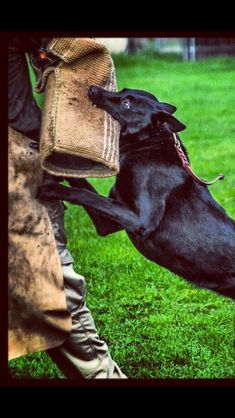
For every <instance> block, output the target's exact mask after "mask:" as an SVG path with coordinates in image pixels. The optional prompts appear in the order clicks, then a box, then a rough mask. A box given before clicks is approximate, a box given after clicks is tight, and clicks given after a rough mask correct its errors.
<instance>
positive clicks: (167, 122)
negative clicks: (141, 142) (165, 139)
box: [89, 86, 186, 139]
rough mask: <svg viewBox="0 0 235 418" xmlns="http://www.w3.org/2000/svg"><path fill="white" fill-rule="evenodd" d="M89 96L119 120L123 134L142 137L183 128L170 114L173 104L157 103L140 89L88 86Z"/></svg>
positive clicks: (178, 130)
mask: <svg viewBox="0 0 235 418" xmlns="http://www.w3.org/2000/svg"><path fill="white" fill-rule="evenodd" d="M89 97H90V99H91V101H92V103H93V104H95V105H97V106H98V107H100V108H101V109H103V110H105V111H106V112H108V113H109V114H110V115H111V116H113V117H114V118H115V119H116V120H117V121H118V122H119V123H120V125H121V134H122V136H130V135H135V136H136V137H138V136H139V137H140V138H142V139H144V137H146V135H147V136H149V135H151V134H153V133H155V134H156V133H164V132H165V133H172V132H180V131H182V130H183V129H185V128H186V126H185V125H184V124H183V123H182V122H180V121H179V120H178V119H176V118H175V117H174V116H173V115H172V114H173V113H174V112H175V111H176V107H175V106H173V105H171V104H168V103H163V102H159V100H158V99H157V98H156V97H155V96H153V95H152V94H150V93H147V92H145V91H143V90H134V89H123V90H122V91H120V92H117V93H116V92H111V91H107V90H105V89H103V88H101V87H97V86H91V87H90V90H89Z"/></svg>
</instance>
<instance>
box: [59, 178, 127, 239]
mask: <svg viewBox="0 0 235 418" xmlns="http://www.w3.org/2000/svg"><path fill="white" fill-rule="evenodd" d="M66 180H67V181H68V182H69V184H70V186H72V187H79V188H83V189H87V190H90V191H92V192H94V193H95V194H97V195H98V192H97V191H96V189H95V188H94V187H93V186H92V185H91V184H90V183H89V182H88V181H87V180H86V179H84V178H81V179H76V178H66ZM109 197H111V198H115V196H114V194H113V191H112V190H111V192H110V193H109ZM83 207H84V209H85V210H86V212H87V213H88V215H89V216H90V218H91V220H92V222H93V224H94V226H95V228H96V231H97V233H98V234H99V235H101V236H103V237H105V236H107V235H109V234H113V233H114V232H118V231H121V230H122V229H123V227H122V225H120V224H118V223H117V222H114V221H113V220H111V219H109V218H108V217H107V216H106V215H105V216H103V215H101V214H100V213H98V212H97V211H96V210H95V209H91V208H90V207H88V206H86V205H83Z"/></svg>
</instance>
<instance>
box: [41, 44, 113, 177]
mask: <svg viewBox="0 0 235 418" xmlns="http://www.w3.org/2000/svg"><path fill="white" fill-rule="evenodd" d="M47 49H48V51H49V52H52V53H53V54H54V55H56V56H58V57H60V58H61V62H60V63H59V65H58V66H57V67H56V68H54V67H48V68H47V69H46V70H45V72H44V74H43V82H42V84H41V85H40V88H39V87H38V89H37V90H38V91H43V90H45V105H44V111H43V120H42V128H41V138H40V160H41V165H42V167H43V168H44V169H45V170H46V171H48V172H49V173H51V174H54V175H59V176H64V177H106V176H112V175H116V174H117V173H118V170H119V155H118V149H119V144H118V139H119V132H120V126H119V123H118V122H117V121H115V120H114V119H113V118H112V117H111V116H110V115H109V114H108V113H107V112H105V111H104V110H101V109H99V108H97V107H94V106H92V103H91V101H90V99H89V97H88V91H89V87H90V86H91V85H98V86H102V87H103V88H105V89H107V90H110V91H116V79H115V71H114V66H113V61H112V58H111V56H110V53H109V51H108V49H107V48H106V47H105V46H104V45H103V44H102V43H100V42H98V41H96V40H94V39H90V38H54V39H53V40H52V41H51V42H50V44H49V45H48V48H47Z"/></svg>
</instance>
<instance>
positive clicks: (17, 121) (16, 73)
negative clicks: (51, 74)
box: [8, 38, 41, 141]
mask: <svg viewBox="0 0 235 418" xmlns="http://www.w3.org/2000/svg"><path fill="white" fill-rule="evenodd" d="M40 45H41V38H27V39H24V40H22V39H21V40H20V39H18V38H13V39H12V40H11V41H10V42H9V46H8V123H9V125H10V126H11V127H12V128H14V129H15V130H16V131H18V132H20V133H22V134H23V135H26V136H28V137H29V138H31V139H34V140H37V141H39V137H40V126H41V110H40V108H39V107H38V105H37V103H36V100H35V98H34V97H33V92H32V86H31V82H30V76H29V69H28V65H27V60H26V56H25V53H37V51H38V49H39V48H40Z"/></svg>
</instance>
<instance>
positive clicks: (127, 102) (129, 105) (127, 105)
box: [122, 99, 131, 109]
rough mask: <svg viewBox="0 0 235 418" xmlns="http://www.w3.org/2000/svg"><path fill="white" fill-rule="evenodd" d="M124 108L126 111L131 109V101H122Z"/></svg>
mask: <svg viewBox="0 0 235 418" xmlns="http://www.w3.org/2000/svg"><path fill="white" fill-rule="evenodd" d="M122 106H123V107H125V109H130V107H131V104H130V100H128V99H123V100H122Z"/></svg>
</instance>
